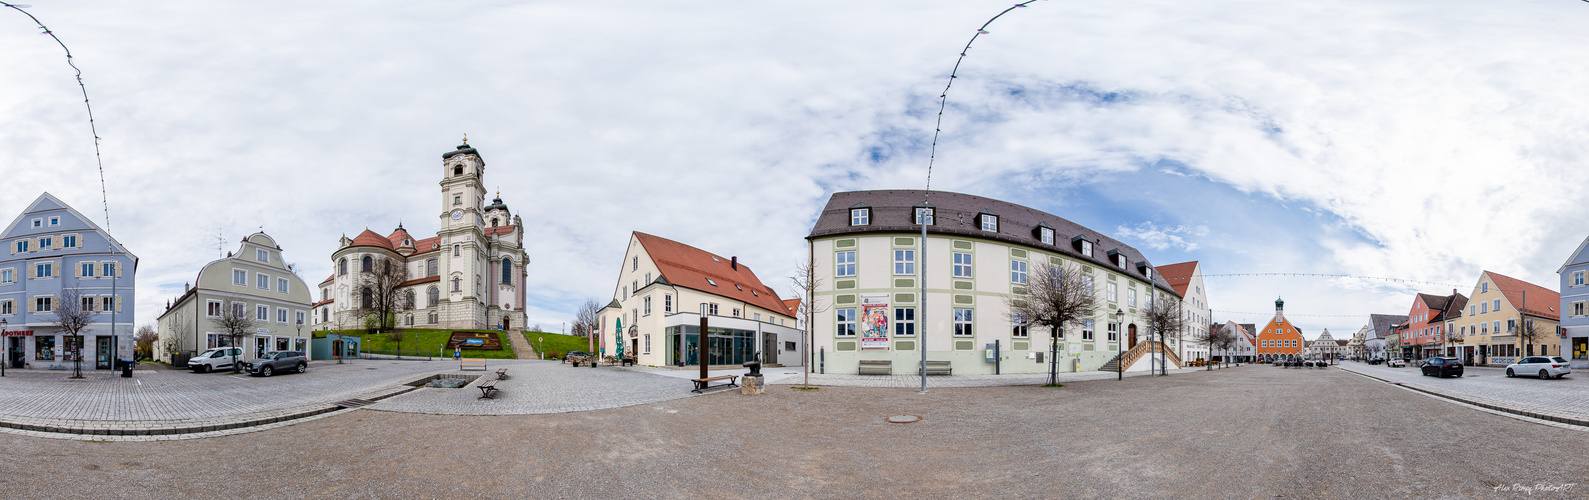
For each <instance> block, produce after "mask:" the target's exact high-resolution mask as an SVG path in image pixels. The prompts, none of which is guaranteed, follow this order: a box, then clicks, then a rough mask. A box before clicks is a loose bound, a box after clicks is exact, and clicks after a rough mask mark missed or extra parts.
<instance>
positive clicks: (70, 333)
mask: <svg viewBox="0 0 1589 500" xmlns="http://www.w3.org/2000/svg"><path fill="white" fill-rule="evenodd" d="M84 298H87V299H89V301H90V302H89V303H88V306H89V307H83V305H84V304H83V299H84ZM92 300H93V298H92V297H83V292H82V291H81V290H79V289H77V288H62V289H61V296H60V303H57V304H52V305H51V309H52V310H54V312H55V318H54V319H53V320H52V321H50V323H51V324H53V325H55V327H56V328H59V329H61V333H65V334H66V336H67V337H66V339H67V340H66V341H67V342H69V343H70V344H69V347H70V348H71V350H72V378H83V337H82V335H83V330H84V329H85V328H88V324H89V323H92V322H93V320H94V308H93V302H92Z"/></svg>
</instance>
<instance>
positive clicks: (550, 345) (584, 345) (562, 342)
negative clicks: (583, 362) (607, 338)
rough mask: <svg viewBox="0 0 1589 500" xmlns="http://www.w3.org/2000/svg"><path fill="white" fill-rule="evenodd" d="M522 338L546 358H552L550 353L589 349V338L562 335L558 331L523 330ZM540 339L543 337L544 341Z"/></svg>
mask: <svg viewBox="0 0 1589 500" xmlns="http://www.w3.org/2000/svg"><path fill="white" fill-rule="evenodd" d="M524 338H525V339H526V340H529V341H530V345H531V346H534V347H535V352H539V353H541V354H545V355H546V356H547V357H546V359H552V357H551V354H552V353H557V354H558V355H564V354H568V351H589V350H590V340H588V339H586V338H585V337H576V336H573V335H563V334H560V333H545V332H524ZM541 339H545V340H544V341H543V340H541Z"/></svg>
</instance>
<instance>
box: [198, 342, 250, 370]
mask: <svg viewBox="0 0 1589 500" xmlns="http://www.w3.org/2000/svg"><path fill="white" fill-rule="evenodd" d="M234 356H235V358H236V359H237V361H238V362H239V363H241V362H243V361H244V359H243V350H242V349H241V348H237V347H221V348H217V349H210V350H208V351H204V352H201V353H199V355H198V356H194V357H193V359H189V360H188V369H189V370H193V371H195V372H198V373H207V372H213V371H215V370H217V369H220V368H231V367H232V359H233V358H234Z"/></svg>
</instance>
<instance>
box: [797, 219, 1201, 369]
mask: <svg viewBox="0 0 1589 500" xmlns="http://www.w3.org/2000/svg"><path fill="white" fill-rule="evenodd" d="M923 195H924V193H923V192H922V191H917V190H887V191H854V192H844V193H835V194H834V195H833V196H832V198H830V199H829V200H828V204H827V206H826V207H825V208H824V209H823V211H822V214H821V215H820V216H819V217H818V219H817V222H816V224H815V226H814V227H813V228H812V231H811V234H810V235H809V236H807V240H808V242H809V244H810V252H811V260H812V264H813V267H814V273H815V274H816V278H817V280H818V287H817V290H816V291H815V292H814V293H813V294H812V296H811V297H810V300H813V304H812V305H813V307H814V310H815V311H819V312H818V313H817V314H818V316H817V318H816V320H815V321H813V323H814V324H812V325H811V328H812V331H813V336H814V341H813V345H812V351H813V354H814V355H815V357H816V358H817V359H816V360H814V361H815V362H814V363H813V366H814V367H816V368H817V369H819V370H821V371H823V372H825V373H837V374H850V373H858V371H859V370H858V366H859V362H860V361H861V360H889V361H891V373H894V374H902V375H903V374H914V373H916V369H915V367H916V366H917V365H916V363H917V361H918V360H919V359H920V358H921V354H920V352H921V351H920V349H921V345H920V344H918V343H919V342H925V343H926V356H927V359H928V360H929V361H948V362H949V363H950V366H951V367H952V369H953V373H954V374H956V375H963V374H992V373H994V372H995V369H996V365H997V371H998V372H1000V373H1046V372H1047V371H1048V361H1049V360H1048V358H1049V357H1050V356H1049V342H1050V339H1051V335H1055V334H1056V332H1051V331H1048V329H1046V328H1037V327H1026V326H1023V325H1018V324H1016V322H1015V321H1012V317H1011V314H1010V301H1011V300H1015V299H1017V298H1018V297H1019V294H1022V293H1024V292H1025V290H1024V287H1025V285H1026V282H1027V281H1028V279H1027V278H1028V276H1027V273H1029V272H1031V271H1032V270H1033V269H1035V266H1036V265H1037V264H1038V263H1044V262H1046V263H1049V264H1051V265H1059V266H1064V267H1065V268H1070V267H1072V266H1074V267H1076V268H1079V269H1081V272H1082V273H1083V279H1084V281H1085V282H1087V283H1090V284H1091V288H1092V290H1093V293H1095V294H1096V296H1097V302H1098V307H1097V310H1096V313H1095V314H1094V315H1093V317H1092V318H1090V319H1087V320H1084V321H1082V322H1079V323H1078V324H1076V325H1074V326H1071V327H1067V328H1065V329H1064V331H1063V332H1061V333H1060V334H1059V335H1060V345H1061V348H1060V355H1059V356H1058V359H1059V369H1060V371H1067V372H1068V371H1092V370H1099V369H1101V368H1106V367H1107V369H1108V370H1111V371H1112V370H1114V369H1115V368H1114V366H1113V365H1112V364H1111V361H1113V360H1114V359H1115V358H1116V357H1117V353H1120V352H1126V353H1127V355H1126V356H1125V359H1127V360H1128V361H1129V363H1128V365H1129V366H1128V367H1127V370H1138V369H1140V370H1146V369H1147V362H1146V361H1145V359H1147V357H1146V356H1142V354H1144V353H1143V352H1142V351H1145V350H1146V348H1148V347H1149V343H1148V342H1147V341H1146V340H1147V332H1148V327H1147V319H1146V314H1147V307H1148V304H1149V297H1150V296H1153V297H1158V298H1159V299H1158V300H1171V301H1178V300H1180V296H1179V295H1177V294H1176V292H1175V290H1174V289H1173V288H1172V287H1171V286H1170V285H1169V284H1168V283H1167V282H1166V281H1165V280H1164V279H1163V278H1161V277H1159V276H1158V273H1157V272H1155V269H1154V267H1153V265H1152V264H1151V263H1149V262H1148V261H1147V260H1146V259H1145V258H1144V257H1143V256H1142V254H1141V253H1140V252H1138V251H1137V250H1136V249H1135V248H1132V247H1130V246H1128V245H1125V244H1123V243H1121V242H1119V241H1117V240H1115V239H1113V238H1110V237H1109V236H1107V235H1104V234H1102V233H1099V232H1097V231H1093V230H1091V229H1087V228H1085V227H1082V226H1080V225H1077V224H1075V223H1073V222H1070V221H1068V220H1065V219H1063V218H1060V217H1058V216H1055V215H1052V214H1048V213H1045V212H1042V211H1039V210H1035V209H1032V208H1028V207H1023V206H1019V205H1015V204H1012V203H1008V202H1003V201H999V200H994V199H990V198H983V197H980V196H972V195H966V194H959V193H948V192H933V193H932V195H931V197H930V198H929V199H928V202H929V203H927V204H926V205H925V210H926V211H927V212H928V217H927V220H926V222H927V241H926V245H925V249H924V250H923V248H922V245H921V242H920V241H919V239H920V237H921V229H922V226H921V225H920V223H919V221H920V218H919V217H917V216H916V215H915V214H916V213H917V211H918V210H922V209H923V208H922V207H921V206H920V205H922V204H923V199H924V196H923ZM923 251H924V252H925V255H920V253H921V252H923ZM918 265H919V266H921V268H920V269H918V268H917V266H918ZM918 271H920V272H918ZM923 279H924V280H925V281H926V296H925V297H923V296H922V292H921V282H920V281H918V280H923ZM1117 311H1118V312H1121V313H1123V315H1124V320H1123V321H1120V322H1116V320H1115V313H1116V312H1117ZM1139 340H1140V342H1139ZM995 343H997V344H998V345H999V351H1000V354H999V356H998V358H997V360H996V363H995V361H993V360H991V359H992V357H991V355H990V354H989V353H988V352H987V351H988V350H989V349H988V347H989V346H992V345H994V344H995ZM1156 345H1157V346H1158V347H1156V348H1155V349H1158V350H1159V351H1160V352H1162V351H1163V349H1164V347H1163V345H1162V344H1156ZM1133 348H1136V349H1137V352H1130V350H1131V349H1133ZM1172 352H1173V350H1172ZM1137 360H1144V361H1143V362H1140V363H1138V362H1136V361H1137ZM1178 362H1179V360H1178V359H1177V358H1175V357H1174V356H1173V355H1171V360H1170V364H1171V367H1175V366H1176V365H1177V364H1178Z"/></svg>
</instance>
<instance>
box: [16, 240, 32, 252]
mask: <svg viewBox="0 0 1589 500" xmlns="http://www.w3.org/2000/svg"><path fill="white" fill-rule="evenodd" d="M28 251H29V250H28V240H17V244H16V251H15V252H12V253H25V252H28Z"/></svg>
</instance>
